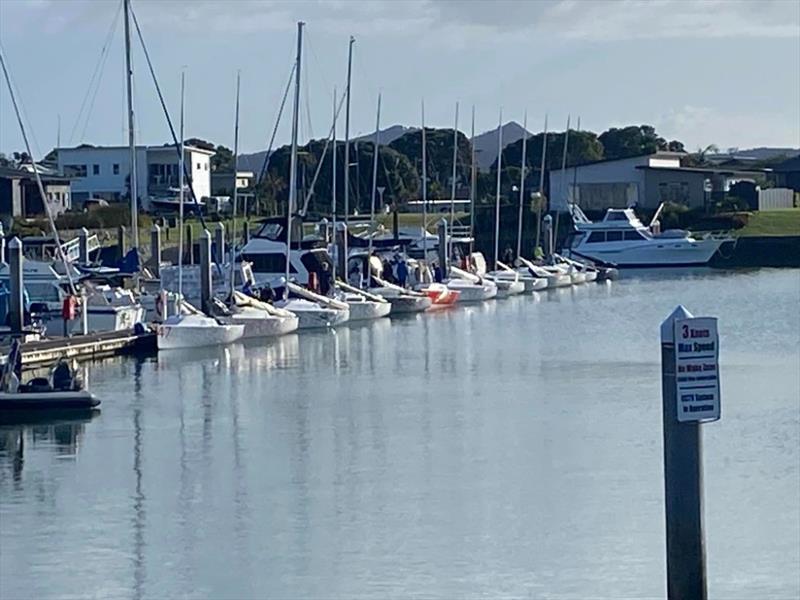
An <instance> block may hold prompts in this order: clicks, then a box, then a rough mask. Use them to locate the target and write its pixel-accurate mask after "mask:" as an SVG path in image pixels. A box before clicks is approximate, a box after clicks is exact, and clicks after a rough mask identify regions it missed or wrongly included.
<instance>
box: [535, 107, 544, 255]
mask: <svg viewBox="0 0 800 600" xmlns="http://www.w3.org/2000/svg"><path fill="white" fill-rule="evenodd" d="M545 156H547V113H545V115H544V135H543V136H542V165H541V167H540V168H539V202H538V204H537V206H536V246H535V248H538V247H539V241H540V239H541V230H542V205H543V204H544V165H545Z"/></svg>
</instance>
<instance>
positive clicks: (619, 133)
mask: <svg viewBox="0 0 800 600" xmlns="http://www.w3.org/2000/svg"><path fill="white" fill-rule="evenodd" d="M598 139H599V140H600V143H601V144H603V158H605V159H607V160H614V159H619V158H629V157H631V156H642V155H644V154H653V153H655V152H657V151H659V150H667V148H668V144H667V141H666V140H665V139H664V138H662V137H660V136H659V135H658V134H656V130H655V128H654V127H653V126H651V125H629V126H628V127H623V128H621V129H618V128H616V127H612V128H611V129H609V130H608V131H604V132H603V133H601V134H600V136H599V138H598Z"/></svg>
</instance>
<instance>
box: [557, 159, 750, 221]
mask: <svg viewBox="0 0 800 600" xmlns="http://www.w3.org/2000/svg"><path fill="white" fill-rule="evenodd" d="M684 156H686V154H685V153H683V152H655V153H651V154H645V155H641V156H632V157H629V158H622V159H614V160H601V161H596V162H591V163H587V164H583V165H575V166H574V167H569V168H567V169H565V170H564V172H563V173H562V171H561V170H560V169H559V170H551V171H550V172H549V190H550V193H549V199H550V209H551V210H558V211H562V212H563V211H567V204H568V203H571V202H573V201H575V202H578V203H579V204H580V206H581V207H582V208H583V209H585V210H590V211H604V210H606V209H607V208H626V207H629V206H638V207H640V208H643V209H647V210H656V209H657V208H658V206H659V204H661V203H662V202H673V203H677V204H684V205H686V206H688V207H690V208H704V207H706V206H708V204H709V203H710V202H712V201H713V200H715V199H717V198H719V197H722V196H724V195H725V193H726V192H727V191H728V189H729V188H730V185H731V184H732V183H733V182H735V181H741V180H747V179H753V178H755V177H759V176H762V175H763V173H764V171H763V170H759V169H753V170H741V169H726V168H722V167H717V168H693V167H683V166H681V158H683V157H684Z"/></svg>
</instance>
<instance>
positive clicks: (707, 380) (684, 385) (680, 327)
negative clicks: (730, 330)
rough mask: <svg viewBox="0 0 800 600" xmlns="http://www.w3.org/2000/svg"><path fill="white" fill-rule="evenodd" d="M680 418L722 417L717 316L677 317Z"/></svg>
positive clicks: (676, 338) (713, 418)
mask: <svg viewBox="0 0 800 600" xmlns="http://www.w3.org/2000/svg"><path fill="white" fill-rule="evenodd" d="M675 385H676V388H677V390H676V391H677V401H678V406H677V409H678V421H716V420H717V419H719V417H720V393H719V335H718V334H717V319H716V318H715V317H696V318H691V319H676V320H675Z"/></svg>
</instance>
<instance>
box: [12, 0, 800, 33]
mask: <svg viewBox="0 0 800 600" xmlns="http://www.w3.org/2000/svg"><path fill="white" fill-rule="evenodd" d="M2 4H12V5H16V8H15V12H18V13H22V12H27V13H28V14H35V15H36V21H37V22H38V23H41V24H43V25H44V27H45V28H46V29H47V30H54V29H66V28H69V27H82V26H92V25H93V24H96V23H97V22H98V20H99V19H100V18H101V15H103V14H105V12H109V13H110V12H112V11H113V10H116V6H115V3H111V2H107V3H102V4H101V5H104V6H106V7H107V10H98V3H97V2H96V1H95V0H72V1H71V2H63V1H61V0H36V1H35V2H27V3H5V2H3V3H2ZM133 6H134V10H135V11H136V13H137V15H138V16H139V19H140V20H141V21H142V22H144V23H146V24H147V25H148V26H149V27H153V28H158V29H160V30H166V29H176V30H182V31H195V32H205V33H208V34H213V33H240V34H250V33H258V32H269V31H276V30H283V31H285V30H287V29H289V30H290V29H291V28H292V27H293V26H294V24H295V22H296V21H297V20H300V19H303V20H306V21H308V23H309V27H310V28H311V29H312V30H313V31H318V32H325V33H331V34H349V33H354V34H358V35H363V36H391V37H397V36H400V37H411V38H420V37H422V38H425V39H427V40H430V39H433V40H436V39H437V38H439V39H442V40H443V41H445V42H452V41H453V40H461V41H462V42H463V43H474V42H476V41H478V40H480V41H482V42H486V41H487V40H491V39H508V38H509V37H515V36H524V35H530V34H536V35H539V36H546V37H548V38H565V39H583V40H589V41H614V40H632V39H654V38H655V39H664V38H672V39H677V38H686V39H689V38H742V37H748V38H754V37H755V38H775V37H796V38H800V3H798V2H794V1H784V0H739V1H729V0H705V1H704V2H687V1H685V0H593V1H587V0H550V1H543V2H525V1H522V0H494V1H492V2H488V1H487V2H483V1H478V0H449V1H448V0H402V1H394V0H372V1H359V0H297V1H294V2H288V1H280V0H238V1H235V2H226V1H222V0H192V1H187V0H160V1H159V2H149V1H145V0H135V1H134V3H133Z"/></svg>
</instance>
